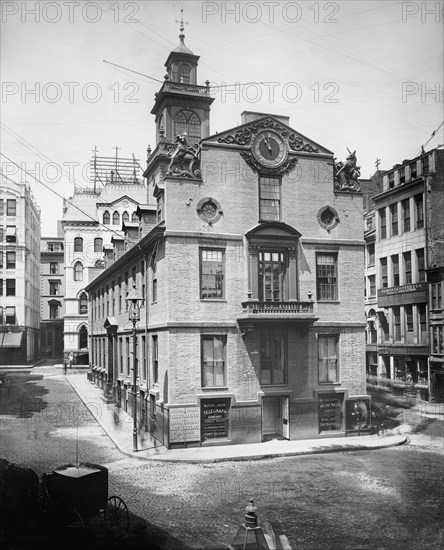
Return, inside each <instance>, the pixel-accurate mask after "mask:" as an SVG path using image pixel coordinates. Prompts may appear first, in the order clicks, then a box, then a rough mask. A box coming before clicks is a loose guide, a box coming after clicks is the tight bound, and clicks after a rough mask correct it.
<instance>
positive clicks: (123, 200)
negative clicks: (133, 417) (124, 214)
mask: <svg viewBox="0 0 444 550" xmlns="http://www.w3.org/2000/svg"><path fill="white" fill-rule="evenodd" d="M129 203H131V204H133V205H135V206H138V205H139V203H138V202H137V201H135V200H134V199H132V198H131V197H128V195H123V196H122V197H119V198H118V199H116V200H114V201H112V202H98V203H97V206H98V207H107V208H110V207H112V206H113V207H115V208H117V207H119V206H121V207H122V208H128V206H129Z"/></svg>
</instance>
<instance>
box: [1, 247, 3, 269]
mask: <svg viewBox="0 0 444 550" xmlns="http://www.w3.org/2000/svg"><path fill="white" fill-rule="evenodd" d="M0 269H3V250H0Z"/></svg>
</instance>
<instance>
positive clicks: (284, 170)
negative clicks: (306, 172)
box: [240, 151, 298, 176]
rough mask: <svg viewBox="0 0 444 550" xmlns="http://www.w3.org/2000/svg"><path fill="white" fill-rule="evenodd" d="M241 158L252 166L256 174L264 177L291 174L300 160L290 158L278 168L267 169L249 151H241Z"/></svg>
mask: <svg viewBox="0 0 444 550" xmlns="http://www.w3.org/2000/svg"><path fill="white" fill-rule="evenodd" d="M240 154H241V157H242V158H243V159H244V160H245V162H246V163H247V164H248V166H250V168H251V169H252V170H253V171H254V172H256V173H257V174H262V175H266V176H268V175H270V176H272V175H276V174H280V175H284V174H288V173H289V172H291V170H293V169H294V168H295V167H296V164H297V163H298V159H297V158H295V157H288V158H287V160H286V161H285V162H284V163H283V164H282V165H281V166H278V167H270V168H267V167H265V166H262V164H260V163H259V162H258V161H257V160H256V159H255V158H254V156H253V155H252V154H251V153H249V152H247V151H240Z"/></svg>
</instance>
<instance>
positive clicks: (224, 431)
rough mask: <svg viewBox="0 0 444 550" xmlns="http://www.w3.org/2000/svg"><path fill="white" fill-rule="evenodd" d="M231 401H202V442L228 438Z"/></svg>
mask: <svg viewBox="0 0 444 550" xmlns="http://www.w3.org/2000/svg"><path fill="white" fill-rule="evenodd" d="M230 403H231V399H202V401H201V403H200V411H201V422H202V441H205V440H206V439H216V438H217V439H219V438H221V437H228V412H229V410H230Z"/></svg>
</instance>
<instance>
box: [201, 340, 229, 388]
mask: <svg viewBox="0 0 444 550" xmlns="http://www.w3.org/2000/svg"><path fill="white" fill-rule="evenodd" d="M226 344H227V339H226V336H202V386H203V387H213V386H225V361H226Z"/></svg>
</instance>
